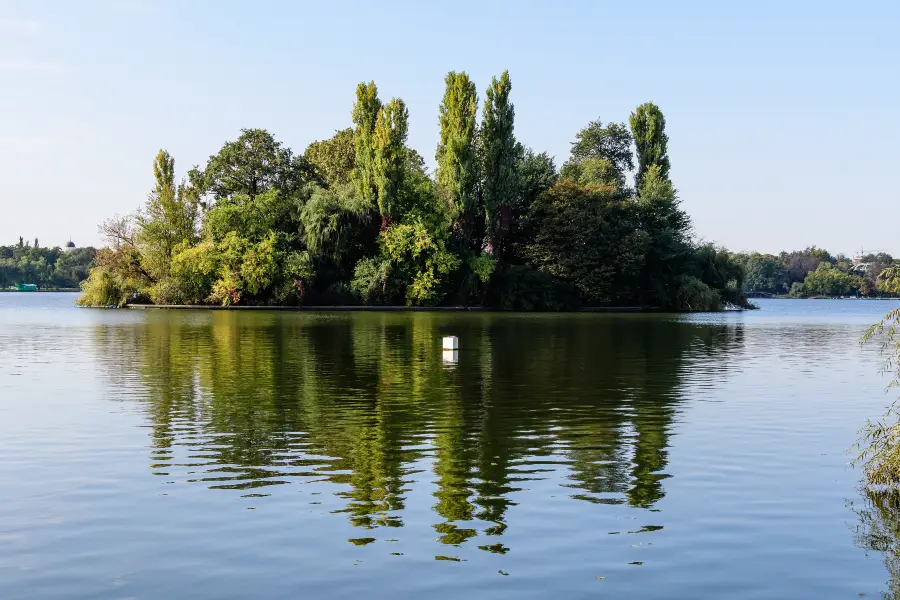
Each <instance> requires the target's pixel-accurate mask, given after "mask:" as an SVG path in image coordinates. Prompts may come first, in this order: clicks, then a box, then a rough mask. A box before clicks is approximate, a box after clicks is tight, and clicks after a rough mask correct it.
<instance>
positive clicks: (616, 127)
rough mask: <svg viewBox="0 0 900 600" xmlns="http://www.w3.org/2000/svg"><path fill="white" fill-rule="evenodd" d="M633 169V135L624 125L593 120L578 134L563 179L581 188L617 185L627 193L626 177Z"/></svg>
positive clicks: (562, 171) (563, 169) (564, 169)
mask: <svg viewBox="0 0 900 600" xmlns="http://www.w3.org/2000/svg"><path fill="white" fill-rule="evenodd" d="M632 169H634V157H633V156H632V153H631V134H630V133H629V132H628V128H627V127H625V124H624V123H610V124H609V125H607V126H606V127H604V126H603V123H602V122H601V121H599V120H598V121H591V122H590V123H589V124H588V126H587V127H585V128H584V129H582V130H581V131H579V132H578V133H577V134H576V135H575V141H574V142H572V156H571V158H569V160H567V161H566V163H565V164H564V165H563V168H562V170H561V171H560V177H562V178H564V179H571V180H572V181H575V182H576V183H580V184H582V185H603V186H615V187H616V188H618V189H620V190H623V192H624V191H625V175H626V174H627V173H628V172H629V171H631V170H632Z"/></svg>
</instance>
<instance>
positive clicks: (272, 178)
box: [189, 129, 312, 202]
mask: <svg viewBox="0 0 900 600" xmlns="http://www.w3.org/2000/svg"><path fill="white" fill-rule="evenodd" d="M189 176H190V181H191V183H192V184H193V186H194V187H195V188H197V190H198V191H199V192H200V193H202V194H208V195H210V196H212V198H213V199H214V200H215V201H217V202H221V201H223V200H226V199H229V198H233V197H234V196H237V195H241V194H242V195H246V196H249V197H251V198H252V197H254V196H257V195H259V194H264V193H265V192H267V191H269V190H272V189H277V190H279V191H281V192H282V193H286V194H291V193H294V192H296V191H298V190H299V189H300V188H301V187H302V186H303V184H304V183H306V182H307V181H309V179H310V178H311V176H312V168H311V167H310V165H309V163H307V161H306V160H305V159H304V158H303V157H302V156H294V155H293V153H292V152H291V150H290V149H289V148H285V147H283V146H282V145H281V142H278V141H276V140H275V138H274V137H273V136H272V134H271V133H269V132H268V131H266V130H265V129H242V130H241V135H240V136H239V137H238V139H237V140H235V141H233V142H227V143H226V144H225V145H224V146H222V149H221V150H219V152H218V153H217V154H214V155H212V156H210V157H209V160H208V161H207V163H206V167H205V168H204V169H203V170H202V171H200V170H199V168H198V167H194V169H192V170H191V172H190V173H189Z"/></svg>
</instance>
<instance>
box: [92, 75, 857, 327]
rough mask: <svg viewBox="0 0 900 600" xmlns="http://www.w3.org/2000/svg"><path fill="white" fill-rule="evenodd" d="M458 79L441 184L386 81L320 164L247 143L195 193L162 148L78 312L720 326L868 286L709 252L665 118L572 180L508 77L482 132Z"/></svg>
mask: <svg viewBox="0 0 900 600" xmlns="http://www.w3.org/2000/svg"><path fill="white" fill-rule="evenodd" d="M445 82H446V91H445V93H444V98H443V101H442V102H441V104H440V106H439V107H438V120H439V123H440V141H439V143H438V146H437V148H436V150H435V161H436V165H437V168H436V170H435V172H434V173H430V172H429V171H428V169H427V168H426V166H425V161H424V159H423V158H422V156H421V155H420V154H419V153H418V152H417V151H416V150H414V149H412V148H410V147H409V146H408V145H407V127H408V124H407V119H408V112H407V108H406V105H405V103H404V102H403V100H402V99H400V98H393V99H391V100H390V101H382V100H381V99H380V98H379V96H378V90H377V88H376V86H375V83H374V82H369V83H360V84H359V86H358V88H357V90H356V100H355V102H354V103H353V107H352V112H351V117H352V127H348V128H345V129H341V130H338V131H337V132H336V133H335V135H334V136H333V137H332V138H330V139H327V140H323V141H317V142H314V143H312V144H310V145H309V147H307V148H306V151H305V152H303V153H302V154H295V153H294V152H292V151H291V150H290V149H289V148H287V147H285V146H283V145H282V144H281V143H280V142H278V141H276V139H275V138H274V137H273V136H272V135H271V134H270V133H269V132H268V131H265V130H261V129H245V130H243V131H242V132H241V135H240V136H239V137H238V139H237V140H235V141H231V142H227V143H226V144H225V145H224V146H223V147H222V148H221V149H220V150H219V152H218V153H216V154H214V155H212V156H210V157H209V160H208V161H207V163H206V165H204V166H202V167H201V166H195V167H194V168H192V169H191V170H190V171H189V172H188V174H187V177H186V178H185V179H184V180H182V181H181V182H177V181H176V177H175V161H174V159H173V157H172V156H170V155H169V153H168V152H166V151H164V150H163V151H160V152H159V154H158V155H157V156H156V159H155V161H154V163H153V174H154V179H155V185H154V187H153V189H152V190H151V192H150V194H149V196H148V198H147V201H146V203H145V205H144V206H143V207H142V208H140V209H139V210H137V211H136V212H134V213H132V214H129V215H127V216H124V217H115V218H112V219H110V220H108V221H107V222H105V223H104V224H103V225H102V226H101V231H102V233H103V235H104V237H105V238H106V239H107V241H108V243H109V246H108V247H106V248H102V249H100V250H99V251H98V252H97V254H96V257H95V259H94V262H95V264H94V267H93V268H92V270H91V272H90V277H89V279H87V281H85V282H84V283H83V284H82V292H83V293H82V295H81V297H80V298H79V300H78V303H79V304H81V305H83V306H123V305H126V304H144V305H191V306H203V305H207V306H210V305H216V306H300V305H306V306H309V305H327V306H370V307H371V306H397V305H405V306H409V307H429V306H430V307H435V306H457V307H476V306H477V307H489V308H495V309H501V310H572V309H579V308H604V307H605V308H611V307H617V308H628V307H631V308H647V307H652V308H656V309H661V310H671V311H716V310H722V309H724V308H728V307H740V308H750V307H752V305H751V304H750V303H749V302H748V300H747V293H746V292H747V291H748V290H747V287H748V286H747V285H746V282H745V279H746V277H747V274H749V275H750V276H751V277H752V278H753V284H754V286H761V288H765V289H760V290H758V291H763V292H768V291H770V290H771V292H778V291H780V292H783V293H787V292H791V293H793V294H794V295H805V294H806V293H807V291H813V287H814V282H815V281H818V280H820V279H821V280H823V281H827V282H829V283H830V284H834V285H831V287H829V288H828V290H831V289H832V288H834V289H835V290H837V291H838V292H839V293H841V292H849V290H850V289H851V285H850V284H853V283H856V284H857V285H856V289H860V288H861V287H862V285H861V284H859V283H858V281H857V279H849V278H850V277H851V275H850V274H843V273H842V272H841V271H840V270H839V269H838V267H837V266H835V262H836V261H834V260H831V257H830V255H829V256H828V257H826V256H823V255H821V251H819V255H815V249H811V250H808V251H807V253H809V252H813V254H814V258H815V261H814V262H815V264H816V270H815V272H814V273H809V274H808V275H806V274H805V272H804V276H805V277H806V279H807V283H804V284H800V287H796V281H797V280H796V279H794V284H795V285H794V286H793V287H792V286H791V285H790V279H789V278H788V277H787V274H789V273H792V271H791V269H792V268H793V267H792V266H791V264H792V263H791V257H787V258H785V257H782V259H783V260H781V261H780V262H779V260H778V259H777V258H776V257H770V256H767V255H757V254H755V255H740V254H733V253H730V252H728V251H727V250H725V249H724V248H719V247H716V246H714V245H712V244H704V243H699V242H697V241H695V239H694V237H693V236H692V231H691V222H690V218H689V217H688V215H687V214H686V213H685V211H684V210H682V208H681V206H680V202H679V198H678V195H677V193H676V189H675V187H674V185H673V183H672V180H671V178H670V164H669V157H668V151H667V144H668V137H667V135H666V121H665V118H664V116H663V113H662V111H661V110H660V109H659V107H657V106H656V105H655V104H653V103H649V102H648V103H646V104H642V105H640V106H638V107H637V108H636V109H635V111H634V112H633V113H631V115H630V117H629V119H628V125H626V124H625V123H624V122H610V123H606V124H605V125H604V124H603V123H602V122H601V121H599V120H597V121H593V122H591V123H589V124H588V125H587V126H586V127H585V128H584V129H582V130H581V131H579V132H578V133H577V134H576V136H575V140H574V141H573V142H572V149H571V155H570V156H569V158H568V159H567V160H566V161H565V163H563V165H562V167H561V168H559V169H557V166H556V164H555V163H554V159H553V158H552V157H550V156H549V155H548V154H547V153H546V152H538V151H535V150H533V149H531V148H529V147H527V146H525V145H523V143H521V142H520V141H519V140H517V138H516V136H515V111H514V107H513V103H512V97H511V90H512V85H511V80H510V77H509V74H508V73H507V72H504V73H503V74H502V75H501V76H500V77H495V78H493V79H492V81H491V82H490V85H489V86H488V87H487V89H486V90H485V93H484V101H483V104H482V106H481V111H480V112H481V118H480V119H477V113H478V112H479V110H478V108H479V98H478V93H477V91H476V86H475V83H474V82H473V81H472V80H471V79H470V78H469V76H468V75H467V74H466V73H464V72H460V73H457V72H451V73H448V74H447V76H446V78H445ZM632 181H633V187H632V186H631V185H630V183H631V182H632ZM825 254H827V253H825ZM801 258H802V257H801ZM773 260H774V261H775V262H776V263H778V264H776V265H775V266H774V267H773V264H772V261H773ZM801 262H803V261H802V260H801ZM807 262H808V261H807ZM804 264H806V263H804ZM779 265H780V266H779ZM779 269H780V271H779ZM829 269H833V271H831V270H829ZM795 270H796V269H795ZM837 280H839V281H837ZM835 281H837V283H835ZM848 282H849V283H848ZM838 288H840V289H838ZM870 288H871V289H872V290H874V284H873V286H870ZM750 291H754V290H753V288H751V289H750ZM829 293H830V292H829Z"/></svg>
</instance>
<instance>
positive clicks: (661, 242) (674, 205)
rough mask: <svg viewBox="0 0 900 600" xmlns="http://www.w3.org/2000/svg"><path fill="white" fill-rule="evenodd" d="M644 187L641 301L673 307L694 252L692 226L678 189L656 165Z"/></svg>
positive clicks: (640, 198) (639, 202)
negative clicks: (682, 276)
mask: <svg viewBox="0 0 900 600" xmlns="http://www.w3.org/2000/svg"><path fill="white" fill-rule="evenodd" d="M641 183H642V185H641V187H640V190H639V195H638V197H637V200H636V201H635V211H636V213H637V215H638V221H639V223H640V227H641V229H642V230H643V231H644V232H645V233H646V234H647V239H648V242H647V248H646V254H645V257H644V268H643V272H642V277H641V286H640V288H641V291H640V294H639V300H640V303H641V304H646V305H649V306H663V307H670V306H672V305H673V302H672V298H673V294H674V293H675V292H677V288H678V287H679V286H680V285H681V284H682V282H681V281H680V280H679V275H680V274H683V273H685V271H686V269H687V263H688V262H689V261H690V257H691V254H692V252H693V248H692V247H691V245H690V239H689V237H690V228H691V222H690V219H689V217H688V216H687V213H685V212H684V211H683V210H682V209H681V206H680V201H679V199H678V194H677V192H676V190H675V187H674V186H673V185H672V182H671V181H669V179H668V178H666V177H663V175H662V172H661V169H660V168H659V167H657V166H656V165H653V166H652V167H651V168H650V169H649V171H648V172H647V176H646V177H644V179H643V181H642V182H641Z"/></svg>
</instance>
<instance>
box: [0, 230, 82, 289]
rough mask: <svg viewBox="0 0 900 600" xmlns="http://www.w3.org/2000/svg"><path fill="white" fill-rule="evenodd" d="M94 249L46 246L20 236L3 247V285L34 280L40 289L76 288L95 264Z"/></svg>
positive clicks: (0, 281) (0, 271)
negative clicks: (64, 248)
mask: <svg viewBox="0 0 900 600" xmlns="http://www.w3.org/2000/svg"><path fill="white" fill-rule="evenodd" d="M95 253H96V250H95V249H94V248H74V249H71V250H68V251H64V250H62V249H61V248H60V247H59V246H55V247H53V248H44V247H41V246H40V244H39V240H38V239H37V238H35V239H34V243H33V244H32V242H31V241H30V240H29V241H26V240H24V239H22V238H21V237H20V238H19V241H18V243H16V244H13V245H11V246H0V288H8V287H11V286H13V285H15V284H17V283H34V284H37V285H38V286H39V287H41V288H77V287H78V285H79V284H80V283H81V282H82V281H84V280H85V279H87V277H88V274H89V272H90V270H91V268H92V267H93V266H94V254H95Z"/></svg>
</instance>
